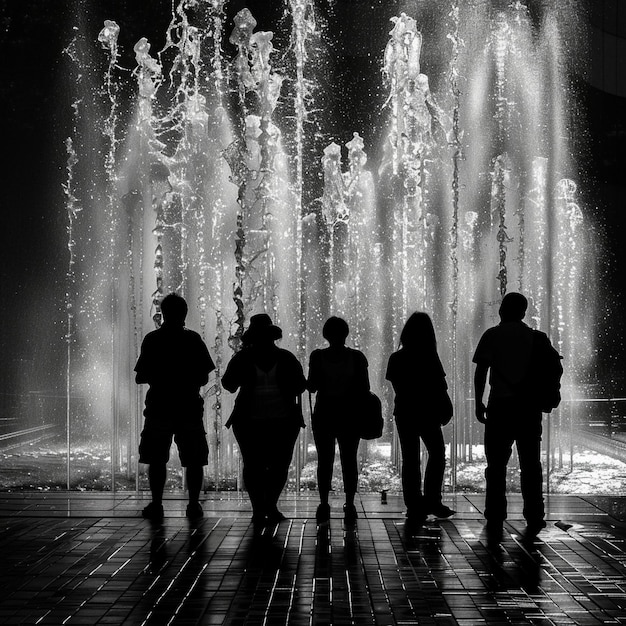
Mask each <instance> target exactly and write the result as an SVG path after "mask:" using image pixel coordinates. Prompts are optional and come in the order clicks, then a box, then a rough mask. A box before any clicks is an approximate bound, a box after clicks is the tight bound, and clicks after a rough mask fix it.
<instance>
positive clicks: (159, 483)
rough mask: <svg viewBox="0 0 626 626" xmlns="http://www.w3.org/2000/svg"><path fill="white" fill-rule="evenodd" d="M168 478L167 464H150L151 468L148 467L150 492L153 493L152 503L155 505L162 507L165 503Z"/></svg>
mask: <svg viewBox="0 0 626 626" xmlns="http://www.w3.org/2000/svg"><path fill="white" fill-rule="evenodd" d="M166 477H167V468H166V465H165V463H150V467H148V481H149V483H150V492H151V493H152V502H154V504H155V505H158V506H160V505H161V504H162V502H163V490H164V489H165V479H166Z"/></svg>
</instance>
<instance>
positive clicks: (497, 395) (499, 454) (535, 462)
mask: <svg viewBox="0 0 626 626" xmlns="http://www.w3.org/2000/svg"><path fill="white" fill-rule="evenodd" d="M527 307H528V301H527V300H526V298H525V297H524V296H523V295H522V294H521V293H507V294H506V295H505V296H504V298H503V299H502V304H501V305H500V311H499V313H500V320H501V321H500V324H498V326H494V327H493V328H489V329H488V330H487V331H485V333H484V334H483V336H482V337H481V338H480V341H479V342H478V346H477V347H476V352H475V353H474V359H473V360H474V363H476V371H475V373H474V392H475V397H476V418H477V419H478V421H479V422H482V423H483V424H485V456H486V458H487V469H486V470H485V478H486V481H487V489H486V498H485V518H486V519H487V532H488V534H489V535H490V536H491V537H493V538H498V539H499V538H500V536H501V535H502V525H503V522H504V520H505V519H506V516H507V510H506V509H507V507H506V467H507V464H508V462H509V459H510V457H511V451H512V447H513V443H514V442H515V443H516V445H517V453H518V458H519V465H520V474H521V490H522V497H523V500H524V510H523V513H524V518H525V519H526V523H527V532H528V533H529V534H536V533H538V532H539V531H540V530H541V529H542V528H544V527H545V525H546V523H545V521H544V504H543V494H542V484H543V475H542V468H541V457H540V454H541V431H542V424H541V409H540V408H539V407H538V406H536V404H535V403H534V402H533V399H532V395H531V394H529V393H527V391H525V390H523V387H522V382H523V381H524V379H525V377H526V376H527V373H528V371H529V367H530V363H531V352H532V348H533V334H534V333H535V332H536V331H533V330H532V329H531V328H529V327H528V326H527V325H526V324H524V322H523V321H522V320H523V318H524V316H525V314H526V308H527ZM541 335H542V336H543V338H545V341H547V342H548V344H549V340H548V338H547V337H546V336H545V335H544V334H543V333H541ZM488 371H489V385H490V387H491V389H490V392H489V401H488V404H487V407H485V405H484V403H483V395H484V392H485V383H486V382H487V372H488Z"/></svg>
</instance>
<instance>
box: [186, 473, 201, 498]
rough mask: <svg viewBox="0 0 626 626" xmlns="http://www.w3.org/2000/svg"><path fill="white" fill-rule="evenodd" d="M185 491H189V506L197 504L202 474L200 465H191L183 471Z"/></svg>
mask: <svg viewBox="0 0 626 626" xmlns="http://www.w3.org/2000/svg"><path fill="white" fill-rule="evenodd" d="M185 477H186V478H187V489H188V491H189V504H197V503H198V501H199V500H200V491H201V490H202V481H203V479H204V472H203V470H202V465H192V466H190V467H188V468H187V469H186V470H185Z"/></svg>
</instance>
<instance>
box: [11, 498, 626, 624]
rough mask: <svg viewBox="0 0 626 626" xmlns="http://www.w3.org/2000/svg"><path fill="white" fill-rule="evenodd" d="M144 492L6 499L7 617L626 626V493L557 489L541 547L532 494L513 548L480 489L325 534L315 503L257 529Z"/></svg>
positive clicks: (289, 507) (228, 510) (244, 519)
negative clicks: (195, 515)
mask: <svg viewBox="0 0 626 626" xmlns="http://www.w3.org/2000/svg"><path fill="white" fill-rule="evenodd" d="M146 501H147V495H143V494H139V495H137V494H115V495H111V494H103V493H97V494H91V493H89V494H87V493H70V494H67V493H57V494H52V493H46V494H39V493H37V494H36V493H28V494H21V493H20V494H0V528H1V531H2V532H1V534H0V582H1V584H2V587H1V590H0V624H54V625H61V624H120V623H124V624H138V625H139V624H158V625H165V624H179V625H190V624H232V625H235V624H268V625H274V624H384V625H387V624H389V625H391V624H398V625H405V624H406V625H408V624H423V625H430V624H446V625H447V624H462V625H467V626H474V625H480V624H542V625H543V624H556V625H559V626H561V625H565V624H626V545H625V543H624V540H625V538H626V524H625V523H624V522H623V521H620V518H621V519H622V520H624V517H623V513H624V509H625V508H626V507H625V506H624V504H625V502H626V498H606V497H605V498H601V497H596V498H592V497H590V498H585V497H578V496H551V497H550V498H549V499H548V502H547V504H548V515H549V525H548V528H547V529H546V530H545V531H543V532H542V533H541V534H540V535H539V538H538V539H536V540H534V541H526V540H525V539H524V537H523V532H522V531H523V528H524V525H523V521H522V519H521V514H520V506H521V503H520V501H519V497H515V496H513V497H511V498H510V513H509V518H510V519H509V521H508V522H507V524H506V526H505V533H504V537H503V541H502V542H501V544H499V545H491V544H490V543H489V542H487V539H486V536H485V534H484V532H483V530H482V529H483V520H482V517H481V511H482V505H483V499H482V497H481V496H471V495H458V496H455V497H451V498H449V499H447V500H446V503H447V504H449V505H451V506H453V507H454V508H456V509H457V511H458V513H457V515H456V516H455V517H454V518H453V519H451V520H449V521H444V522H439V523H436V522H434V523H431V524H429V525H427V526H426V528H425V529H423V530H421V531H420V532H419V533H417V534H411V533H409V532H407V531H406V529H405V527H404V522H403V518H402V504H401V500H400V498H398V497H394V496H390V497H389V498H388V504H386V505H384V504H381V503H380V497H379V496H375V495H371V496H369V495H368V496H363V497H362V498H361V499H360V502H359V506H358V509H359V519H358V521H357V524H356V526H355V527H354V528H353V529H349V528H344V525H343V522H342V520H341V501H340V500H339V499H337V500H335V501H334V502H333V515H334V517H333V518H332V520H331V522H330V524H329V525H328V526H322V527H320V528H318V527H317V526H316V524H315V520H314V514H315V507H316V504H317V503H316V500H315V498H314V497H312V496H296V495H286V496H285V497H284V498H283V500H282V510H283V512H284V513H285V514H287V515H288V516H289V520H287V521H286V522H283V523H281V524H280V525H277V526H273V527H269V528H266V529H265V530H264V531H263V532H257V533H255V532H254V530H253V527H252V526H251V525H250V523H249V520H250V512H249V506H248V503H247V500H246V499H245V497H241V496H238V495H237V494H212V495H210V496H207V497H206V499H205V501H204V509H205V518H204V519H203V520H202V521H201V522H200V523H198V524H195V525H194V524H190V523H189V522H188V521H187V520H186V519H185V517H184V506H185V501H184V494H174V495H172V496H171V497H170V498H169V499H168V500H167V501H166V518H165V521H164V523H163V524H162V525H160V526H152V525H151V524H150V523H149V522H147V521H145V520H142V519H141V518H140V517H139V513H138V511H139V510H140V509H141V508H142V506H143V505H144V504H145V503H146Z"/></svg>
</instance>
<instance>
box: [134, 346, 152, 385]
mask: <svg viewBox="0 0 626 626" xmlns="http://www.w3.org/2000/svg"><path fill="white" fill-rule="evenodd" d="M150 352H151V351H150V340H149V339H148V337H147V336H146V337H145V338H144V340H143V341H142V343H141V350H140V352H139V358H138V359H137V364H136V365H135V372H136V374H135V382H136V383H137V384H138V385H143V384H146V383H147V384H152V382H153V380H154V374H153V369H154V359H153V357H152V356H151V355H150Z"/></svg>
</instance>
